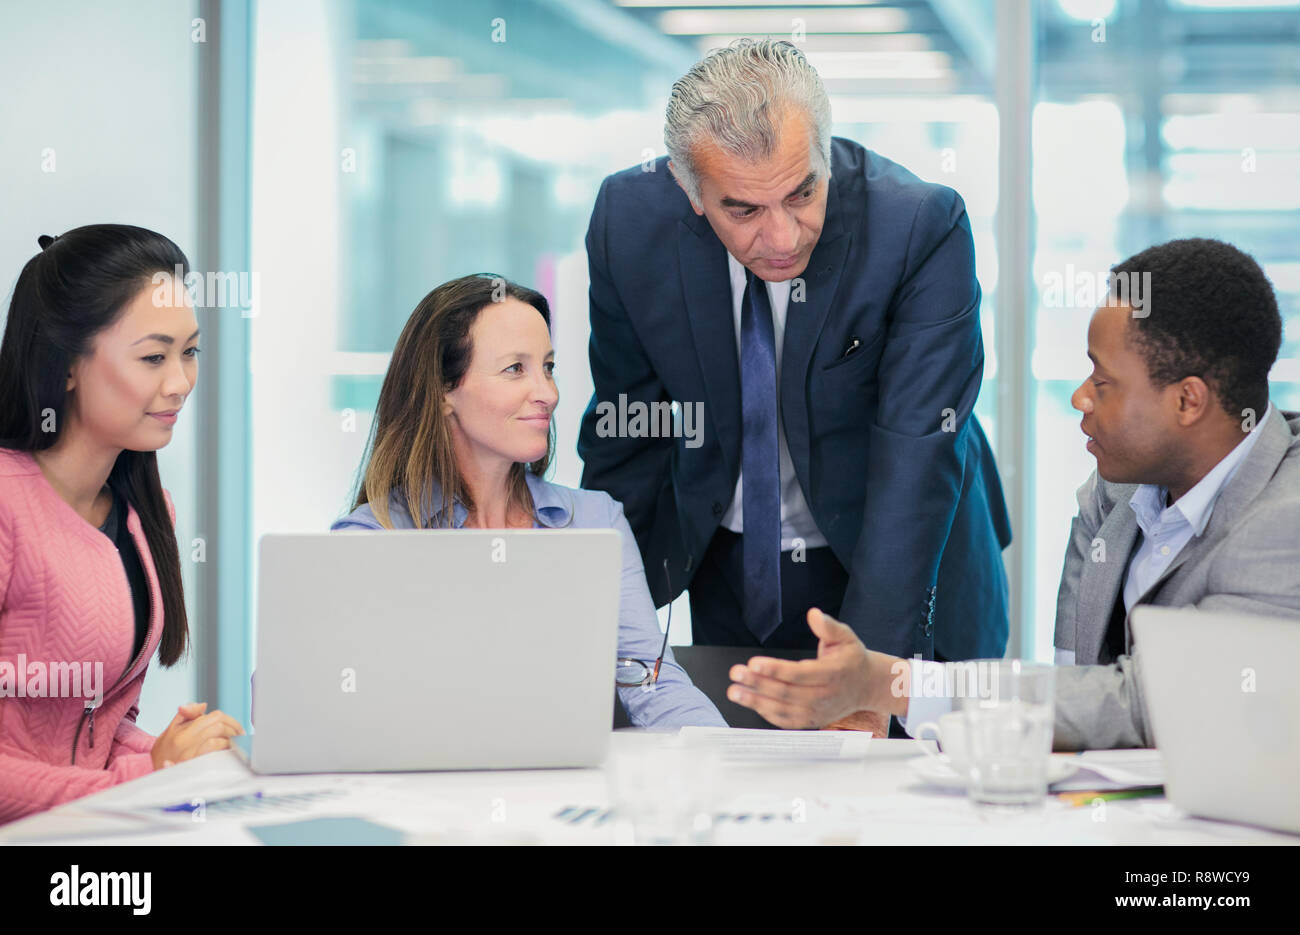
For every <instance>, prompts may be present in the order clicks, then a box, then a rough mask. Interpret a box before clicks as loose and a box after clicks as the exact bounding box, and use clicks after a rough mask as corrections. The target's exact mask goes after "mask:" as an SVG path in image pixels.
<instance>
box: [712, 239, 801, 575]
mask: <svg viewBox="0 0 1300 935" xmlns="http://www.w3.org/2000/svg"><path fill="white" fill-rule="evenodd" d="M727 267H728V269H729V270H730V271H731V311H732V316H733V318H734V320H735V324H736V350H737V353H739V352H740V313H741V304H742V303H743V302H744V300H745V267H744V265H743V264H742V263H741V262H740V261H739V260H737V259H736V258H735V257H734V256H732V255H731V253H730V252H728V253H727ZM760 281H761V280H760ZM767 297H768V301H769V302H770V303H771V305H772V336H773V337H774V338H775V340H776V348H775V350H776V386H777V399H778V400H779V399H780V398H781V349H782V346H783V345H784V343H785V317H786V312H787V310H788V309H789V307H790V280H786V281H785V282H769V283H768V284H767ZM776 443H777V450H778V452H779V458H780V471H781V551H782V552H788V551H790V550H791V549H793V548H794V547H795V544H796V543H795V540H796V539H799V540H802V541H803V545H804V548H806V549H814V548H817V547H819V546H823V545H825V544H826V537H825V536H823V535H822V533H821V530H820V529H818V528H817V524H816V523H815V522H813V518H812V512H811V511H810V510H809V509H808V502H807V501H806V500H805V499H804V496H803V490H802V489H801V488H800V487H799V478H798V477H796V476H795V473H794V462H793V461H791V460H790V448H789V446H787V445H786V442H785V423H784V422H783V420H782V419H781V407H780V405H779V404H778V405H777V411H776ZM744 482H745V472H744V471H743V470H742V471H741V472H740V476H738V477H737V478H736V492H735V494H734V495H733V496H732V498H731V506H729V507H728V508H727V511H726V512H725V513H723V514H722V525H723V526H724V527H725V528H727V529H730V530H731V531H732V532H736V533H740V532H744V531H745V510H744V503H743V502H742V497H741V493H742V491H743V489H744Z"/></svg>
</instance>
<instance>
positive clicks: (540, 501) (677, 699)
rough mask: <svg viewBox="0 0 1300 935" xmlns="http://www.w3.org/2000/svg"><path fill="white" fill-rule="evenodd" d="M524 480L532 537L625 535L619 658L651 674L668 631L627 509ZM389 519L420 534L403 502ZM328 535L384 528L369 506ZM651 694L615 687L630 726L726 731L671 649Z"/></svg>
mask: <svg viewBox="0 0 1300 935" xmlns="http://www.w3.org/2000/svg"><path fill="white" fill-rule="evenodd" d="M526 477H527V481H528V491H529V493H531V494H532V497H533V506H534V508H535V510H536V512H535V514H534V517H533V528H534V529H560V528H565V527H568V528H573V529H617V530H618V531H619V532H620V533H621V534H622V536H623V579H622V590H621V593H620V595H619V604H618V655H619V657H622V658H631V659H640V660H642V661H644V662H645V663H646V664H647V665H648V666H650V668H651V669H653V668H654V661H655V660H656V659H657V658H659V648H660V646H662V645H663V631H662V630H660V629H659V618H658V617H657V616H656V615H655V607H654V603H653V602H652V601H651V599H650V589H649V588H648V587H647V585H646V579H645V571H644V569H643V567H642V565H641V550H640V549H639V548H638V547H637V544H636V538H635V537H634V536H633V535H632V527H630V526H629V525H628V524H627V519H626V518H625V517H624V516H623V507H622V505H621V504H620V503H619V502H618V501H617V500H615V499H614V498H613V497H611V496H610V495H609V494H607V493H605V492H604V491H601V490H575V489H574V488H572V487H562V486H560V485H559V484H552V483H550V482H549V481H547V480H544V479H543V478H541V477H538V476H537V475H535V474H533V473H531V472H530V473H528V474H527V475H526ZM433 499H434V500H435V501H438V502H441V499H442V498H441V496H440V495H439V494H438V493H437V492H436V491H435V494H434V497H433ZM388 513H389V521H390V523H391V524H392V527H393V528H394V529H413V528H415V524H414V523H413V522H412V521H411V516H410V513H409V512H408V511H407V509H406V506H405V505H404V504H403V503H402V502H400V498H398V497H393V498H392V499H390V501H389V507H388ZM467 515H468V511H467V510H466V509H465V506H464V505H463V504H462V503H460V502H457V503H456V504H455V505H454V507H453V510H452V520H453V525H454V528H456V529H462V528H464V526H465V519H466V517H467ZM330 528H331V529H332V530H333V529H382V528H383V527H382V526H380V525H379V520H377V519H376V518H375V514H374V512H373V511H372V510H371V509H370V504H368V503H367V504H362V505H361V506H359V507H357V508H356V509H355V510H353V511H352V512H351V513H349V514H348V515H347V516H345V517H343V518H342V519H340V520H337V521H335V523H334V525H333V526H331V527H330ZM613 672H614V660H610V678H611V681H612V680H613ZM648 687H649V686H646V687H639V686H623V685H620V686H619V687H618V694H619V697H620V698H621V699H622V702H623V707H624V708H625V709H626V710H627V714H628V719H629V720H631V722H632V723H633V724H634V725H636V726H637V727H658V728H675V727H688V726H703V727H726V726H727V722H726V721H724V720H723V718H722V715H721V714H719V713H718V709H717V708H716V707H715V706H714V704H713V702H711V701H709V699H708V698H707V697H706V696H705V695H704V693H703V692H701V691H700V690H699V689H698V688H696V687H695V686H694V685H693V684H691V679H690V676H688V675H687V674H686V671H685V670H684V669H682V667H681V666H679V665H678V664H677V661H676V660H675V659H674V658H673V653H672V649H667V650H666V651H665V653H664V663H663V666H662V667H661V668H660V670H659V681H658V683H657V684H655V685H654V687H653V689H652V690H649V691H647V690H646V688H648Z"/></svg>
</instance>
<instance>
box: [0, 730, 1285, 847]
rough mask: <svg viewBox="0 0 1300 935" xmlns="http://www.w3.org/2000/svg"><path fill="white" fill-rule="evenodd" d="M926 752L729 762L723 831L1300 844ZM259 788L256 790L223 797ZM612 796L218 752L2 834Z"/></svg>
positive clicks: (554, 822) (579, 821) (583, 786)
mask: <svg viewBox="0 0 1300 935" xmlns="http://www.w3.org/2000/svg"><path fill="white" fill-rule="evenodd" d="M671 739H672V737H671V735H666V734H658V733H654V732H648V731H635V730H623V731H615V732H614V733H613V735H612V737H611V745H610V755H611V756H615V755H620V754H622V755H631V756H636V755H639V754H644V753H646V752H648V751H650V750H653V749H654V747H655V745H658V744H664V743H668V742H671ZM917 755H918V749H917V746H916V742H915V741H912V740H873V741H871V742H870V744H869V746H868V747H867V750H866V754H865V756H863V757H860V758H856V759H852V760H843V761H834V762H832V761H819V762H790V761H784V762H765V763H744V764H740V763H730V762H728V763H725V764H724V766H723V770H722V776H721V780H720V783H719V786H720V790H719V791H720V794H719V799H718V812H719V813H722V814H725V815H726V816H727V817H726V818H723V819H722V820H719V821H718V822H717V823H716V824H715V829H714V843H717V844H907V845H917V844H1139V845H1142V844H1145V845H1152V844H1156V845H1165V844H1173V845H1182V844H1252V843H1258V844H1298V843H1300V837H1297V836H1293V835H1286V834H1280V833H1273V832H1269V831H1265V830H1262V829H1258V828H1251V827H1247V826H1243V825H1236V824H1229V823H1224V822H1217V821H1208V820H1203V819H1198V818H1193V817H1190V816H1187V815H1186V814H1184V813H1182V812H1181V811H1180V810H1179V809H1177V808H1176V807H1175V806H1174V805H1173V804H1172V803H1170V802H1168V801H1167V800H1166V799H1165V798H1163V797H1148V798H1134V799H1124V800H1111V801H1108V802H1106V803H1105V804H1104V806H1101V807H1097V806H1081V807H1072V806H1070V805H1067V804H1066V803H1065V802H1064V801H1062V800H1060V799H1057V798H1054V797H1052V796H1049V797H1048V799H1047V802H1046V804H1045V805H1044V806H1043V808H1042V809H1041V810H1037V811H1034V812H1030V813H1028V814H1023V815H1006V814H1000V813H995V814H989V813H988V812H987V811H986V810H981V809H977V808H976V807H975V806H973V805H972V804H971V803H969V802H968V801H967V799H966V798H965V796H964V795H962V794H961V793H954V792H949V791H944V790H940V789H937V788H934V787H932V786H928V785H926V784H924V783H922V782H920V781H919V780H918V779H917V777H916V775H915V773H914V772H913V770H912V769H911V768H909V766H908V764H907V760H909V759H911V758H913V757H916V756H917ZM607 762H608V761H607ZM257 792H260V793H261V794H262V797H263V799H262V800H260V801H257V800H251V801H250V799H249V798H244V799H241V800H239V801H237V802H235V803H227V804H221V800H223V799H229V798H231V797H232V796H239V795H243V796H249V795H253V794H255V793H257ZM283 796H297V797H298V798H293V799H285V798H280V797H283ZM270 797H275V798H270ZM196 800H202V801H203V802H205V803H206V805H205V807H204V811H203V812H202V813H201V814H200V813H195V814H188V813H183V812H182V813H176V812H173V813H170V814H168V813H165V812H163V811H161V806H167V805H174V804H178V803H192V802H194V801H196ZM608 802H609V797H608V790H607V786H606V776H605V771H604V769H584V770H503V771H486V772H441V773H367V774H356V773H351V774H329V775H308V776H258V775H256V774H254V773H252V772H251V771H250V770H249V769H248V767H247V766H246V765H245V764H244V762H243V761H242V760H241V759H240V758H239V756H238V755H236V754H235V753H234V752H232V751H222V752H220V753H214V754H208V755H206V756H202V757H199V758H196V759H194V760H190V761H187V762H185V763H181V764H179V765H177V766H175V767H171V768H169V769H166V770H160V771H157V772H154V773H152V774H150V775H148V776H145V777H142V778H140V779H137V780H134V781H132V782H128V783H123V784H122V785H119V786H116V787H114V788H112V789H108V790H105V791H103V792H100V793H97V794H95V795H92V796H87V797H86V798H83V799H79V800H77V801H75V802H69V803H66V804H64V805H61V806H59V807H57V808H53V809H51V810H49V811H47V812H44V813H41V814H39V815H33V816H31V817H28V818H25V819H22V820H21V821H16V822H12V823H10V824H8V825H6V826H4V827H2V828H0V844H61V845H67V844H114V845H125V844H209V845H211V844H260V843H261V840H260V839H259V838H258V837H257V836H256V835H255V834H254V833H252V832H251V831H250V830H249V829H250V828H251V827H255V826H261V825H271V824H283V823H287V822H292V821H297V820H301V819H304V818H315V817H336V816H356V817H361V818H365V819H368V820H369V821H371V822H374V823H376V824H380V825H384V826H387V827H389V828H394V829H398V830H400V831H401V832H403V833H404V834H405V838H404V841H405V843H410V844H426V843H427V844H438V843H448V844H461V843H464V844H480V843H481V844H612V843H619V842H620V841H621V840H624V839H626V836H627V834H628V833H629V832H628V830H627V828H626V826H624V825H621V824H620V823H619V822H618V821H617V820H605V821H602V820H601V816H602V815H603V814H604V813H605V811H606V806H607V804H608ZM241 803H243V804H241ZM566 809H568V811H565V810H566ZM741 815H744V816H745V817H744V818H740V817H739V816H741ZM200 819H201V820H200Z"/></svg>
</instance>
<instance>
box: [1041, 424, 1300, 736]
mask: <svg viewBox="0 0 1300 935" xmlns="http://www.w3.org/2000/svg"><path fill="white" fill-rule="evenodd" d="M1260 432H1261V435H1260V437H1259V439H1258V440H1257V441H1256V442H1255V447H1254V448H1253V449H1251V451H1250V454H1249V455H1248V456H1247V457H1246V459H1245V460H1244V461H1242V462H1241V464H1240V465H1239V466H1238V468H1237V472H1236V474H1234V475H1233V477H1232V479H1231V480H1230V481H1229V482H1228V483H1227V484H1226V485H1224V487H1223V489H1222V491H1221V492H1220V493H1219V498H1218V500H1217V501H1216V502H1215V504H1214V508H1213V510H1212V512H1211V514H1210V519H1209V522H1208V523H1207V524H1206V526H1205V530H1204V531H1203V533H1202V534H1201V535H1200V536H1193V537H1192V538H1191V539H1190V540H1189V541H1188V543H1187V545H1186V546H1184V547H1183V550H1182V551H1181V552H1179V553H1178V555H1177V556H1176V557H1175V559H1174V560H1173V562H1172V563H1171V564H1170V566H1169V568H1168V569H1167V570H1166V571H1165V573H1164V575H1162V576H1161V577H1160V578H1159V579H1158V580H1157V581H1156V583H1155V584H1154V585H1153V586H1152V587H1151V588H1150V589H1148V590H1147V591H1146V592H1145V593H1144V594H1143V595H1142V596H1141V597H1140V598H1139V599H1138V601H1137V603H1138V604H1157V605H1162V606H1171V607H1196V608H1199V609H1203V610H1216V611H1225V610H1226V611H1236V612H1241V613H1256V614H1264V615H1268V616H1275V617H1295V618H1297V619H1300V413H1294V412H1288V413H1285V414H1284V413H1282V412H1281V411H1280V410H1279V409H1278V408H1277V407H1276V406H1274V407H1273V411H1272V412H1271V414H1270V415H1269V418H1268V421H1267V422H1266V423H1265V424H1264V425H1263V426H1261V427H1260ZM1136 489H1137V487H1136V486H1135V485H1133V484H1112V483H1109V482H1107V481H1104V480H1101V479H1100V478H1099V477H1098V476H1097V472H1096V471H1093V473H1092V476H1091V477H1089V478H1088V480H1087V482H1086V483H1085V484H1084V485H1083V486H1082V487H1080V488H1079V493H1078V499H1079V514H1078V515H1077V516H1076V517H1075V518H1074V521H1073V523H1072V525H1071V530H1070V544H1069V546H1068V548H1067V549H1066V553H1065V569H1064V571H1063V572H1062V574H1061V589H1060V593H1059V594H1058V595H1057V599H1056V640H1055V642H1056V648H1057V656H1058V658H1059V657H1061V656H1062V655H1064V656H1065V657H1066V658H1067V659H1068V658H1069V657H1070V654H1071V653H1072V654H1073V658H1074V663H1075V664H1074V665H1061V666H1058V667H1057V673H1056V728H1055V737H1054V746H1055V748H1056V749H1058V750H1083V749H1105V748H1110V747H1149V746H1152V743H1153V741H1152V737H1151V725H1150V721H1149V720H1148V716H1147V710H1146V704H1145V701H1144V700H1143V698H1142V689H1141V682H1140V680H1139V678H1138V669H1139V663H1140V654H1139V652H1138V648H1137V647H1135V646H1134V645H1133V636H1132V630H1131V628H1130V627H1129V622H1128V620H1127V619H1126V620H1125V621H1124V631H1125V632H1124V645H1125V652H1124V653H1123V654H1121V655H1120V656H1119V657H1118V658H1117V659H1111V658H1110V653H1109V651H1108V650H1107V649H1106V646H1105V635H1106V627H1107V625H1108V624H1109V623H1110V617H1111V611H1112V609H1113V608H1114V605H1115V600H1116V598H1117V596H1118V595H1119V594H1120V593H1121V589H1122V588H1123V587H1124V579H1125V575H1126V573H1127V570H1128V563H1129V557H1130V555H1131V554H1132V552H1133V549H1134V547H1135V545H1136V544H1137V540H1138V536H1139V534H1140V530H1139V529H1138V525H1137V516H1136V514H1134V512H1133V510H1132V508H1131V507H1130V506H1129V498H1130V497H1131V496H1132V495H1133V492H1134V491H1135V490H1136ZM1135 606H1136V605H1135ZM1227 639H1230V636H1228V635H1226V634H1225V640H1227Z"/></svg>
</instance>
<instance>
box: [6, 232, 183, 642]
mask: <svg viewBox="0 0 1300 935" xmlns="http://www.w3.org/2000/svg"><path fill="white" fill-rule="evenodd" d="M40 244H41V247H42V250H41V252H40V253H38V254H36V256H34V257H32V258H31V259H30V260H28V261H27V264H26V265H25V266H24V267H23V271H22V272H21V273H19V274H18V282H17V284H16V285H15V286H14V293H13V299H12V300H11V301H10V303H9V318H8V321H7V323H6V324H5V333H4V342H3V344H0V447H4V448H10V449H14V450H17V451H28V452H32V451H41V450H43V449H46V448H49V447H51V446H52V445H53V444H54V443H55V442H56V441H57V440H58V438H59V432H60V431H61V429H62V426H63V420H64V416H65V414H66V410H67V405H68V392H67V379H68V371H69V370H70V369H71V368H72V365H73V363H74V362H75V361H76V360H77V359H78V358H80V357H82V356H83V355H85V354H87V353H89V351H90V349H91V344H92V342H93V340H94V337H95V335H96V334H98V333H99V332H100V331H102V330H104V329H105V328H107V327H109V326H110V325H112V324H113V323H114V322H115V321H116V320H117V319H118V317H119V316H120V315H121V314H122V310H123V308H124V307H125V306H126V305H127V304H128V303H129V302H130V301H131V300H132V299H133V298H134V297H135V296H136V295H137V294H138V293H139V291H140V290H141V289H143V288H146V287H148V286H149V285H150V283H151V281H153V277H154V275H155V274H157V273H168V274H173V275H174V274H175V273H176V268H177V267H180V269H181V276H182V277H183V276H184V275H185V274H186V273H188V272H189V267H190V264H189V260H187V259H186V258H185V254H184V253H183V252H181V249H180V247H178V246H176V244H174V243H172V242H171V241H170V240H168V239H167V238H166V237H164V236H162V235H161V234H156V233H154V232H153V231H150V230H145V229H144V228H142V227H131V226H129V225H126V224H90V225H87V226H85V227H78V228H76V229H75V230H71V231H68V233H66V234H64V235H63V236H61V237H55V238H52V239H51V238H48V237H44V236H42V237H41V238H40ZM51 414H53V429H54V430H53V431H46V430H45V429H46V428H47V427H48V426H49V423H50V420H49V418H48V417H49V416H50V415H51ZM108 484H109V487H110V488H111V489H112V490H113V491H114V493H116V494H117V495H118V496H120V497H122V498H123V499H125V500H126V502H127V503H129V504H130V505H131V506H132V507H134V508H135V511H136V513H137V514H139V516H140V523H141V525H142V526H143V528H144V535H145V539H146V540H147V542H148V544H149V552H150V554H151V555H152V556H153V563H154V567H155V568H156V569H157V572H158V585H159V588H160V589H161V591H162V601H163V635H162V644H161V646H160V647H159V658H160V659H161V660H162V664H163V665H164V666H171V665H174V664H175V663H176V662H177V661H178V660H179V659H180V658H181V656H182V655H183V654H184V652H185V648H186V645H187V643H188V642H189V621H188V619H187V617H186V615H185V592H184V589H183V586H182V584H181V563H180V555H179V552H178V549H177V545H176V531H175V529H174V528H173V527H172V521H171V517H170V516H169V515H168V512H167V501H166V500H165V499H164V497H163V488H162V482H161V481H160V480H159V479H158V456H157V454H156V453H154V452H152V451H123V452H122V453H121V454H119V455H118V456H117V461H116V462H115V463H114V464H113V470H112V471H111V472H110V474H109V477H108Z"/></svg>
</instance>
